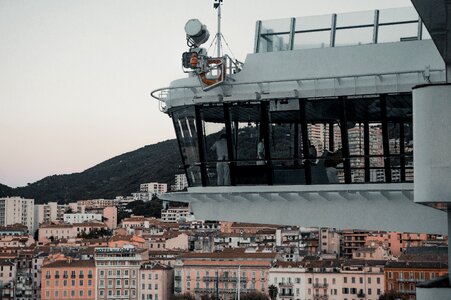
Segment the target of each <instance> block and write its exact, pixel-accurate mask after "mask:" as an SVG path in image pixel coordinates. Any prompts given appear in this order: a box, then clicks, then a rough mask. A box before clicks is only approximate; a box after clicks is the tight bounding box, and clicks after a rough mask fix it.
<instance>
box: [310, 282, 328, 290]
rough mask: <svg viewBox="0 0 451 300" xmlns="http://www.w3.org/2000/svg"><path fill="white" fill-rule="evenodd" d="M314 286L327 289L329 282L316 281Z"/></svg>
mask: <svg viewBox="0 0 451 300" xmlns="http://www.w3.org/2000/svg"><path fill="white" fill-rule="evenodd" d="M313 287H314V288H315V289H327V288H328V287H329V284H327V283H314V284H313Z"/></svg>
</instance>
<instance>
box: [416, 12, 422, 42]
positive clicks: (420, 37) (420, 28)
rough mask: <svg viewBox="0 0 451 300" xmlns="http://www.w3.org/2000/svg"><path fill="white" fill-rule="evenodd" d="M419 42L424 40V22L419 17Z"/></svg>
mask: <svg viewBox="0 0 451 300" xmlns="http://www.w3.org/2000/svg"><path fill="white" fill-rule="evenodd" d="M417 36H418V40H422V39H423V21H422V20H421V18H420V16H418V33H417Z"/></svg>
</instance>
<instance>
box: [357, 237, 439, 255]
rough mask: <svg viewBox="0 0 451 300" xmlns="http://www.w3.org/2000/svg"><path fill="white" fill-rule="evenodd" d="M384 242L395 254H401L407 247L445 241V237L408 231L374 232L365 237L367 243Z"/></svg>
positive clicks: (385, 246)
mask: <svg viewBox="0 0 451 300" xmlns="http://www.w3.org/2000/svg"><path fill="white" fill-rule="evenodd" d="M378 242H379V243H382V245H383V246H384V248H387V249H390V253H391V254H392V255H394V256H400V255H401V254H403V253H404V252H405V250H406V249H408V248H412V247H420V246H423V245H425V244H427V243H430V242H443V243H444V237H443V236H442V235H438V234H426V233H407V232H374V233H371V234H369V235H368V236H367V237H366V238H365V243H366V245H371V243H378Z"/></svg>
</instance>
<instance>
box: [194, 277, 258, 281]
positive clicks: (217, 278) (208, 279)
mask: <svg viewBox="0 0 451 300" xmlns="http://www.w3.org/2000/svg"><path fill="white" fill-rule="evenodd" d="M202 280H203V281H204V282H216V281H217V280H219V282H238V277H237V276H219V277H216V276H204V277H203V278H202ZM254 280H255V279H254ZM246 281H247V278H246V277H240V282H246Z"/></svg>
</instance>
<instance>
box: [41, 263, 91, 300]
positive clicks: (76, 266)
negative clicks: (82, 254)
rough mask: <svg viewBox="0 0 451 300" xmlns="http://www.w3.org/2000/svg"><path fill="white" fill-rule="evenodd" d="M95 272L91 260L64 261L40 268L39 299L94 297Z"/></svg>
mask: <svg viewBox="0 0 451 300" xmlns="http://www.w3.org/2000/svg"><path fill="white" fill-rule="evenodd" d="M95 276H96V271H95V263H94V261H93V260H72V259H64V260H57V261H54V262H50V263H48V264H46V265H44V266H42V272H41V299H42V300H66V299H86V300H94V299H95V297H96V277H95Z"/></svg>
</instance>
